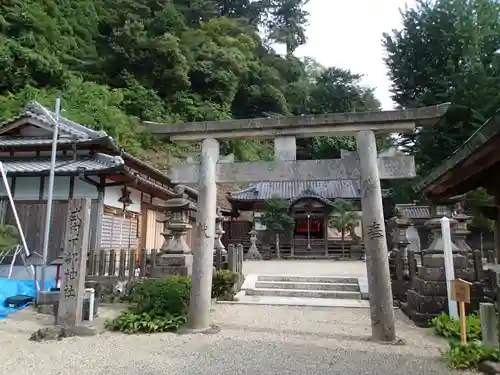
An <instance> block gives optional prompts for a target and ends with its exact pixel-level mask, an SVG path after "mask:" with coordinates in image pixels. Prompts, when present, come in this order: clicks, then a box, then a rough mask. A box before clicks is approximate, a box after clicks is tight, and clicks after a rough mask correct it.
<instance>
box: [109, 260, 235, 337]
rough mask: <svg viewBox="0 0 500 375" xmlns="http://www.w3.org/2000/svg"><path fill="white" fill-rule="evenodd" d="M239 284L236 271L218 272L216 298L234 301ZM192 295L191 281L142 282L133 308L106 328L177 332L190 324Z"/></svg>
mask: <svg viewBox="0 0 500 375" xmlns="http://www.w3.org/2000/svg"><path fill="white" fill-rule="evenodd" d="M237 280H238V275H237V274H236V273H234V272H232V271H229V270H220V271H217V272H215V273H214V275H213V281H212V298H218V299H220V300H228V301H230V300H232V299H233V297H234V284H235V283H236V281H237ZM190 293H191V278H190V277H182V276H169V277H166V278H164V279H146V280H142V281H140V282H139V283H137V284H136V285H135V286H134V287H133V288H132V289H131V290H130V293H129V295H128V298H127V301H128V302H130V303H131V304H132V307H131V308H130V309H129V310H128V311H124V312H122V313H121V314H120V315H119V316H118V317H116V318H115V319H113V320H108V321H106V328H107V329H109V330H111V331H122V332H124V333H129V334H131V333H140V332H142V333H153V332H171V331H177V330H178V329H179V328H180V327H181V326H182V325H183V324H184V323H186V322H187V310H188V306H189V297H190Z"/></svg>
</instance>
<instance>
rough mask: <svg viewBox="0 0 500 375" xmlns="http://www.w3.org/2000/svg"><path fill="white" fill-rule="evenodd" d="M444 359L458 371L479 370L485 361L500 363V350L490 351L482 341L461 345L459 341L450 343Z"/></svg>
mask: <svg viewBox="0 0 500 375" xmlns="http://www.w3.org/2000/svg"><path fill="white" fill-rule="evenodd" d="M443 357H444V359H445V360H446V362H448V364H449V365H450V367H452V368H458V369H477V367H478V365H479V364H480V363H481V362H483V361H494V362H499V361H500V349H498V348H495V349H489V348H485V347H484V346H482V345H481V342H480V341H472V342H469V343H467V345H461V344H460V342H459V341H450V343H449V348H448V350H446V351H445V352H444V353H443Z"/></svg>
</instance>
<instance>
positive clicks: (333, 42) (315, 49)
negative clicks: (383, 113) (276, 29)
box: [295, 0, 415, 110]
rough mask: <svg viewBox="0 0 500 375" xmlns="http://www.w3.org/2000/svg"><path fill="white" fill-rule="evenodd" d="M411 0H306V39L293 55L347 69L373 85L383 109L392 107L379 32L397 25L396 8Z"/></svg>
mask: <svg viewBox="0 0 500 375" xmlns="http://www.w3.org/2000/svg"><path fill="white" fill-rule="evenodd" d="M414 3H415V1H414V0H310V2H309V4H308V5H307V7H306V9H307V11H308V12H309V13H310V16H309V25H308V26H307V37H308V42H307V44H306V45H304V46H301V47H300V48H299V49H297V51H295V55H296V56H299V57H303V56H309V57H313V58H315V59H316V60H317V61H318V62H319V63H320V64H321V65H324V66H335V67H338V68H344V69H350V70H351V71H352V72H353V73H358V74H362V75H363V80H362V83H363V84H364V85H366V86H370V87H373V88H375V95H376V97H377V98H378V99H379V100H380V102H381V103H382V108H383V109H385V110H390V109H393V106H394V103H393V102H392V100H391V98H390V93H389V86H390V84H391V82H390V80H389V78H388V77H387V69H386V67H385V64H384V61H383V58H384V56H385V51H384V48H383V47H382V44H381V40H382V33H384V32H390V31H391V30H392V29H395V28H400V26H401V16H400V14H399V8H404V7H405V4H408V5H409V6H412V5H414Z"/></svg>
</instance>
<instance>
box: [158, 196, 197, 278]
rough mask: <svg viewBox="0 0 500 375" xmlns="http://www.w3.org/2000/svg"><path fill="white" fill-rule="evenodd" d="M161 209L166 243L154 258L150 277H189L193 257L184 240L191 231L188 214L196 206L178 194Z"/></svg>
mask: <svg viewBox="0 0 500 375" xmlns="http://www.w3.org/2000/svg"><path fill="white" fill-rule="evenodd" d="M163 207H164V209H165V212H166V214H167V217H168V218H167V219H166V222H167V225H166V230H165V232H164V234H163V233H162V235H164V237H165V239H166V241H165V243H164V244H163V246H162V248H161V251H160V254H159V256H157V257H156V264H155V266H154V267H153V271H152V276H153V277H162V276H169V275H180V276H188V275H191V273H192V265H193V255H192V254H191V249H190V247H189V245H188V243H187V241H186V238H187V233H188V232H189V231H190V230H191V229H192V226H191V224H189V218H190V214H191V212H193V211H196V206H195V204H194V203H193V202H191V201H190V200H189V199H187V195H185V194H179V195H178V196H177V197H174V198H172V199H170V200H168V201H167V202H166V203H165V205H164V206H163ZM168 237H170V239H168Z"/></svg>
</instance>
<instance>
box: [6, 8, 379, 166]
mask: <svg viewBox="0 0 500 375" xmlns="http://www.w3.org/2000/svg"><path fill="white" fill-rule="evenodd" d="M306 3H307V1H306V0H257V1H250V0H210V1H202V0H191V1H186V0H173V1H172V0H98V1H90V0H81V1H78V2H74V1H72V2H71V1H70V2H67V1H66V2H62V3H61V2H57V1H55V0H32V1H25V2H19V1H4V2H2V3H1V5H0V15H1V16H0V56H1V57H0V72H2V73H0V120H5V119H7V118H9V117H11V116H13V115H15V114H16V113H17V112H18V111H19V110H20V109H21V108H22V106H24V105H25V104H26V101H27V100H30V99H35V98H36V99H37V100H38V101H40V102H42V104H45V105H47V106H52V105H53V103H54V100H55V96H56V93H57V92H60V93H61V95H62V104H63V106H62V107H63V109H64V110H65V111H66V112H63V115H65V116H67V117H71V118H72V119H73V120H75V121H79V122H82V123H84V124H86V125H89V126H93V127H95V128H99V129H104V130H106V131H107V132H108V133H109V134H110V135H111V136H113V137H114V138H115V139H116V140H117V141H118V142H119V144H120V145H121V146H123V147H126V148H127V150H128V151H130V152H132V153H134V154H136V155H137V156H140V157H142V158H144V159H146V160H148V161H150V162H152V163H153V164H162V165H161V166H162V167H166V165H168V164H169V163H168V160H165V159H169V157H184V156H187V154H191V153H194V152H196V151H197V150H196V149H195V148H194V147H189V146H186V145H185V144H177V145H173V144H170V143H162V142H159V141H157V140H155V139H152V138H151V137H150V136H148V135H147V134H146V133H145V132H144V131H143V129H142V127H141V125H140V120H148V121H157V122H163V123H176V122H183V121H196V120H200V121H205V120H219V119H230V118H255V117H268V116H275V115H280V114H284V115H289V114H297V115H301V114H309V113H324V112H326V111H328V112H342V111H345V110H346V109H353V110H354V109H356V110H363V108H373V109H378V102H377V100H376V99H375V98H374V96H373V93H372V91H371V90H370V89H368V88H364V87H361V85H360V84H359V79H360V77H359V76H357V75H355V74H353V73H351V72H349V71H343V70H340V69H336V68H324V67H321V66H319V64H317V63H315V62H314V61H312V60H311V59H305V60H300V59H298V58H296V57H294V56H293V54H291V53H289V54H287V56H280V55H278V54H277V53H276V52H275V51H273V49H272V48H270V47H269V46H267V45H266V43H265V42H264V40H270V41H273V42H280V43H281V42H282V43H285V44H287V46H288V47H289V50H290V51H293V50H294V49H295V48H296V47H297V46H299V45H300V44H302V43H304V42H305V40H306V36H305V33H304V26H305V24H306V22H307V16H308V15H307V12H306V11H305V10H304V8H303V6H304V5H305V4H306ZM259 29H261V30H263V31H264V33H265V37H264V38H261V36H260V33H259ZM313 142H314V143H313V144H314V147H309V146H308V145H307V144H302V145H299V154H303V155H311V156H312V157H315V156H320V157H328V155H330V156H333V155H335V154H336V153H338V152H339V149H340V148H350V147H352V140H342V139H341V141H336V142H333V141H332V139H326V140H322V139H313ZM300 148H303V149H304V150H303V151H301V150H300ZM221 149H222V151H223V152H227V153H234V154H235V156H236V158H237V159H238V160H262V159H264V160H267V159H270V158H271V157H272V155H273V147H272V144H270V143H269V142H268V141H248V140H246V141H231V142H224V143H223V144H222V145H221ZM163 164H164V165H163Z"/></svg>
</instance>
